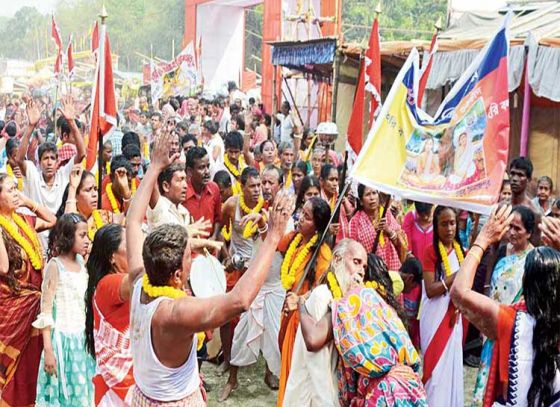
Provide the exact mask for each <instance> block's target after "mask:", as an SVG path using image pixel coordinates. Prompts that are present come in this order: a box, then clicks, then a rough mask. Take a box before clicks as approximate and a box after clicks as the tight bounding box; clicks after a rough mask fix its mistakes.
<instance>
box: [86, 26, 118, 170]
mask: <svg viewBox="0 0 560 407" xmlns="http://www.w3.org/2000/svg"><path fill="white" fill-rule="evenodd" d="M98 38H99V44H101V43H102V42H101V41H103V40H104V46H103V47H99V49H98V52H99V57H98V58H97V68H96V76H95V84H94V86H95V88H94V90H93V92H92V95H93V98H94V99H93V101H92V115H91V129H90V134H89V141H88V147H87V156H86V168H87V169H88V170H91V169H92V168H93V166H94V165H95V161H96V159H97V152H98V147H99V144H98V143H100V142H103V137H104V136H106V135H107V134H109V133H110V132H111V131H112V130H113V129H114V127H115V126H116V125H117V104H116V98H115V85H114V81H113V66H112V59H111V46H110V44H109V36H108V35H106V33H105V27H104V26H102V27H101V33H100V35H99V37H98Z"/></svg>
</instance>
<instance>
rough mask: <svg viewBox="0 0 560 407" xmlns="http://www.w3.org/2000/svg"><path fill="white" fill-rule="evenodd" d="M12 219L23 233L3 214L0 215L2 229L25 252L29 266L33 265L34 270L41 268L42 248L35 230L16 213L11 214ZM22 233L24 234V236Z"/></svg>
mask: <svg viewBox="0 0 560 407" xmlns="http://www.w3.org/2000/svg"><path fill="white" fill-rule="evenodd" d="M12 219H13V221H14V222H15V223H16V225H17V226H18V227H19V228H20V229H21V230H22V231H23V234H21V233H20V232H19V230H18V229H17V228H16V227H15V226H14V224H13V223H12V222H10V220H9V219H8V218H6V217H5V216H3V215H0V226H2V229H4V230H5V231H6V232H7V233H8V234H9V235H10V236H11V237H12V238H13V239H14V240H15V241H16V242H17V244H18V245H20V246H21V248H22V249H23V250H24V251H25V253H27V257H29V261H30V262H31V266H33V268H34V269H35V270H41V269H42V268H43V254H42V251H43V249H42V247H41V243H39V239H38V238H37V232H35V231H34V230H33V229H31V227H30V226H29V225H28V224H27V222H26V221H25V220H24V219H23V218H22V217H21V216H19V215H18V214H17V213H13V214H12ZM23 235H25V237H24V236H23ZM26 238H27V239H26Z"/></svg>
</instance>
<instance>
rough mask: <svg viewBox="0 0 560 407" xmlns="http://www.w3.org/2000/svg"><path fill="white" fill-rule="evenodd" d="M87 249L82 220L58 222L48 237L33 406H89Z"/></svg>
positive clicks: (92, 368) (92, 366)
mask: <svg viewBox="0 0 560 407" xmlns="http://www.w3.org/2000/svg"><path fill="white" fill-rule="evenodd" d="M88 245H89V238H88V229H87V223H86V220H85V218H84V217H83V216H82V215H78V214H75V213H70V214H65V215H63V216H61V217H60V218H59V219H58V222H57V223H56V225H55V227H54V228H53V230H52V231H51V233H50V236H49V256H52V259H51V260H50V262H49V263H48V264H47V267H46V272H45V277H44V280H43V285H42V287H41V291H42V295H41V313H40V314H39V316H38V317H37V319H36V320H35V322H34V323H33V326H34V327H35V328H38V329H41V330H42V334H43V342H44V351H43V355H42V357H41V365H40V368H39V378H38V381H37V406H46V405H48V406H89V405H91V404H92V403H93V385H92V381H91V380H92V377H93V375H94V373H95V364H94V362H93V360H92V359H91V357H90V356H89V355H88V354H87V352H86V348H85V338H84V330H85V319H86V312H85V300H84V295H85V292H86V288H87V285H88V274H87V271H86V268H85V265H84V260H83V257H82V256H84V255H85V253H87V250H88Z"/></svg>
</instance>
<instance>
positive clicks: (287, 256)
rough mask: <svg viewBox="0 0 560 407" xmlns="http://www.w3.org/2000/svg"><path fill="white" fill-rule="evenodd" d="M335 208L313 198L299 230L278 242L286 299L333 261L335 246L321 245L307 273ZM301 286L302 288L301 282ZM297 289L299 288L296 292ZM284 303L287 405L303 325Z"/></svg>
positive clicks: (312, 284) (282, 344) (308, 286)
mask: <svg viewBox="0 0 560 407" xmlns="http://www.w3.org/2000/svg"><path fill="white" fill-rule="evenodd" d="M330 216H331V211H330V208H329V206H328V204H327V203H326V202H325V201H324V200H322V199H320V198H311V199H309V200H308V201H307V203H306V204H305V205H304V206H303V209H302V215H301V217H300V219H299V222H298V226H297V231H296V232H290V233H288V234H287V235H286V236H284V237H283V238H282V240H281V241H280V243H279V244H278V250H279V251H280V252H281V253H283V254H284V260H283V262H282V267H281V271H280V279H281V282H282V286H283V287H284V289H285V290H286V291H287V297H286V303H289V302H290V298H293V297H295V296H296V294H297V295H304V294H305V293H307V292H309V291H310V290H311V289H313V287H315V286H316V285H317V284H318V282H319V281H320V280H321V278H322V277H323V274H324V273H325V271H326V270H327V268H328V267H329V263H330V261H331V257H332V254H331V250H330V248H329V246H328V245H327V244H323V245H321V247H320V248H319V256H318V257H317V263H316V266H312V267H311V268H310V271H309V274H307V275H304V272H305V269H306V267H307V263H308V262H309V261H310V260H311V256H312V254H313V252H314V251H315V249H316V244H317V240H318V239H319V233H320V232H321V231H323V230H325V228H326V227H327V224H328V223H329V219H330ZM300 284H301V288H300V289H299V291H298V290H297V288H299V285H300ZM296 291H297V292H296ZM287 311H288V310H287V308H286V307H284V315H283V316H282V321H281V326H280V334H279V337H278V344H279V347H280V353H281V366H280V388H279V390H278V402H277V403H278V406H282V405H283V400H284V392H285V391H286V383H287V381H288V376H289V374H290V368H291V363H292V352H293V348H294V342H295V337H296V332H297V328H298V326H299V313H298V311H297V310H296V311H291V312H287Z"/></svg>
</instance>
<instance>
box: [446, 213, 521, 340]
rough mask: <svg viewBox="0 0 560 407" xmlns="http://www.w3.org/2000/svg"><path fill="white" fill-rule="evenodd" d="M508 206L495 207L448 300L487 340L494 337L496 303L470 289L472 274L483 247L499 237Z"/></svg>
mask: <svg viewBox="0 0 560 407" xmlns="http://www.w3.org/2000/svg"><path fill="white" fill-rule="evenodd" d="M511 209H512V208H511V206H509V205H508V206H502V207H500V208H495V209H494V211H492V215H490V218H489V219H488V221H487V222H486V224H485V225H484V227H483V228H482V230H481V231H480V233H479V235H478V237H477V238H476V241H475V242H474V244H473V246H472V247H471V250H470V251H469V254H468V255H467V257H466V258H465V261H464V262H463V264H462V265H461V269H460V270H459V271H458V272H457V276H456V277H455V282H454V283H453V287H452V288H451V299H452V300H453V303H454V304H455V306H456V307H457V308H458V309H459V311H461V313H462V314H463V315H464V316H465V317H466V318H467V319H468V320H469V321H470V322H471V323H472V324H474V326H476V327H477V328H478V329H479V330H480V332H482V333H483V334H484V335H486V336H487V337H488V338H490V339H496V333H497V332H496V328H497V325H498V313H499V309H500V305H499V304H498V303H497V302H496V301H494V300H492V299H491V298H488V297H486V296H485V295H483V294H479V293H477V292H476V291H474V290H473V289H472V284H473V280H474V275H475V273H476V269H477V267H478V265H479V263H480V260H481V258H482V255H483V254H484V252H485V251H486V249H487V248H488V247H489V246H490V245H491V244H492V243H494V242H498V241H500V240H501V239H502V237H503V236H504V234H505V233H506V231H507V230H508V226H509V224H510V222H511V219H512V217H513V215H512V214H511Z"/></svg>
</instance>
